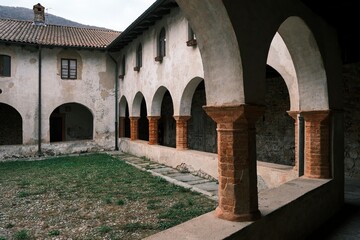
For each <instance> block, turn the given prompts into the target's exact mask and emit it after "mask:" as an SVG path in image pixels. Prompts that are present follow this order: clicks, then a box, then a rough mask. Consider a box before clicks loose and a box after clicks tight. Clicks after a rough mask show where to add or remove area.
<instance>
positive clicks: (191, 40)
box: [186, 25, 197, 47]
mask: <svg viewBox="0 0 360 240" xmlns="http://www.w3.org/2000/svg"><path fill="white" fill-rule="evenodd" d="M186 45H187V46H189V47H191V46H192V47H194V46H196V45H197V41H196V36H195V33H194V31H193V30H192V28H191V27H190V25H189V27H188V41H187V42H186Z"/></svg>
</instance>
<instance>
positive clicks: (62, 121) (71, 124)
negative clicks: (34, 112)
mask: <svg viewBox="0 0 360 240" xmlns="http://www.w3.org/2000/svg"><path fill="white" fill-rule="evenodd" d="M93 121H94V120H93V115H92V113H91V112H90V110H89V109H88V108H87V107H85V106H83V105H81V104H79V103H66V104H63V105H61V106H59V107H57V108H56V109H55V110H54V111H53V112H52V113H51V115H50V142H64V141H75V140H88V139H93Z"/></svg>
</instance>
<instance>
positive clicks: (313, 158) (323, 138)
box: [301, 110, 331, 178]
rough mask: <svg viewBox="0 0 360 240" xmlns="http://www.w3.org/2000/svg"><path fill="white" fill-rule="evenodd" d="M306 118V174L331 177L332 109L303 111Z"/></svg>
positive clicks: (307, 175)
mask: <svg viewBox="0 0 360 240" xmlns="http://www.w3.org/2000/svg"><path fill="white" fill-rule="evenodd" d="M301 115H302V116H303V117H304V120H305V174H304V175H305V176H306V177H311V178H330V177H331V163H330V121H329V116H330V111H329V110H324V111H305V112H303V111H302V112H301Z"/></svg>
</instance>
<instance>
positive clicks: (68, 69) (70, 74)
mask: <svg viewBox="0 0 360 240" xmlns="http://www.w3.org/2000/svg"><path fill="white" fill-rule="evenodd" d="M61 78H62V79H76V78H77V61H76V59H64V58H62V59H61Z"/></svg>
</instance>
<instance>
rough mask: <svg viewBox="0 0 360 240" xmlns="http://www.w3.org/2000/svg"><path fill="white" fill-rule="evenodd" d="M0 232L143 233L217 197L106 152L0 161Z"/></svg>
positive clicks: (45, 235) (18, 235) (211, 204)
mask: <svg viewBox="0 0 360 240" xmlns="http://www.w3.org/2000/svg"><path fill="white" fill-rule="evenodd" d="M0 192H1V193H2V194H1V195H0V224H1V225H0V239H1V240H4V239H143V238H145V237H147V236H150V235H152V234H155V233H157V232H160V231H163V230H165V229H168V228H170V227H173V226H175V225H178V224H180V223H182V222H185V221H187V220H190V219H192V218H195V217H197V216H200V215H202V214H204V213H207V212H210V211H212V210H214V209H215V207H216V204H217V202H216V201H215V200H214V199H211V198H209V197H207V196H205V195H203V194H200V193H197V192H194V191H191V190H189V189H187V188H184V187H181V186H177V185H175V184H172V183H169V182H168V181H166V180H164V179H163V178H160V177H158V176H153V175H152V174H151V173H149V172H146V171H142V170H140V169H138V168H135V167H134V166H131V165H129V164H127V163H126V162H125V161H123V160H121V159H118V158H116V157H112V156H110V155H108V154H105V153H95V154H82V155H79V156H62V157H55V158H54V157H53V158H48V159H43V160H41V161H40V160H39V161H10V162H1V163H0Z"/></svg>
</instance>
